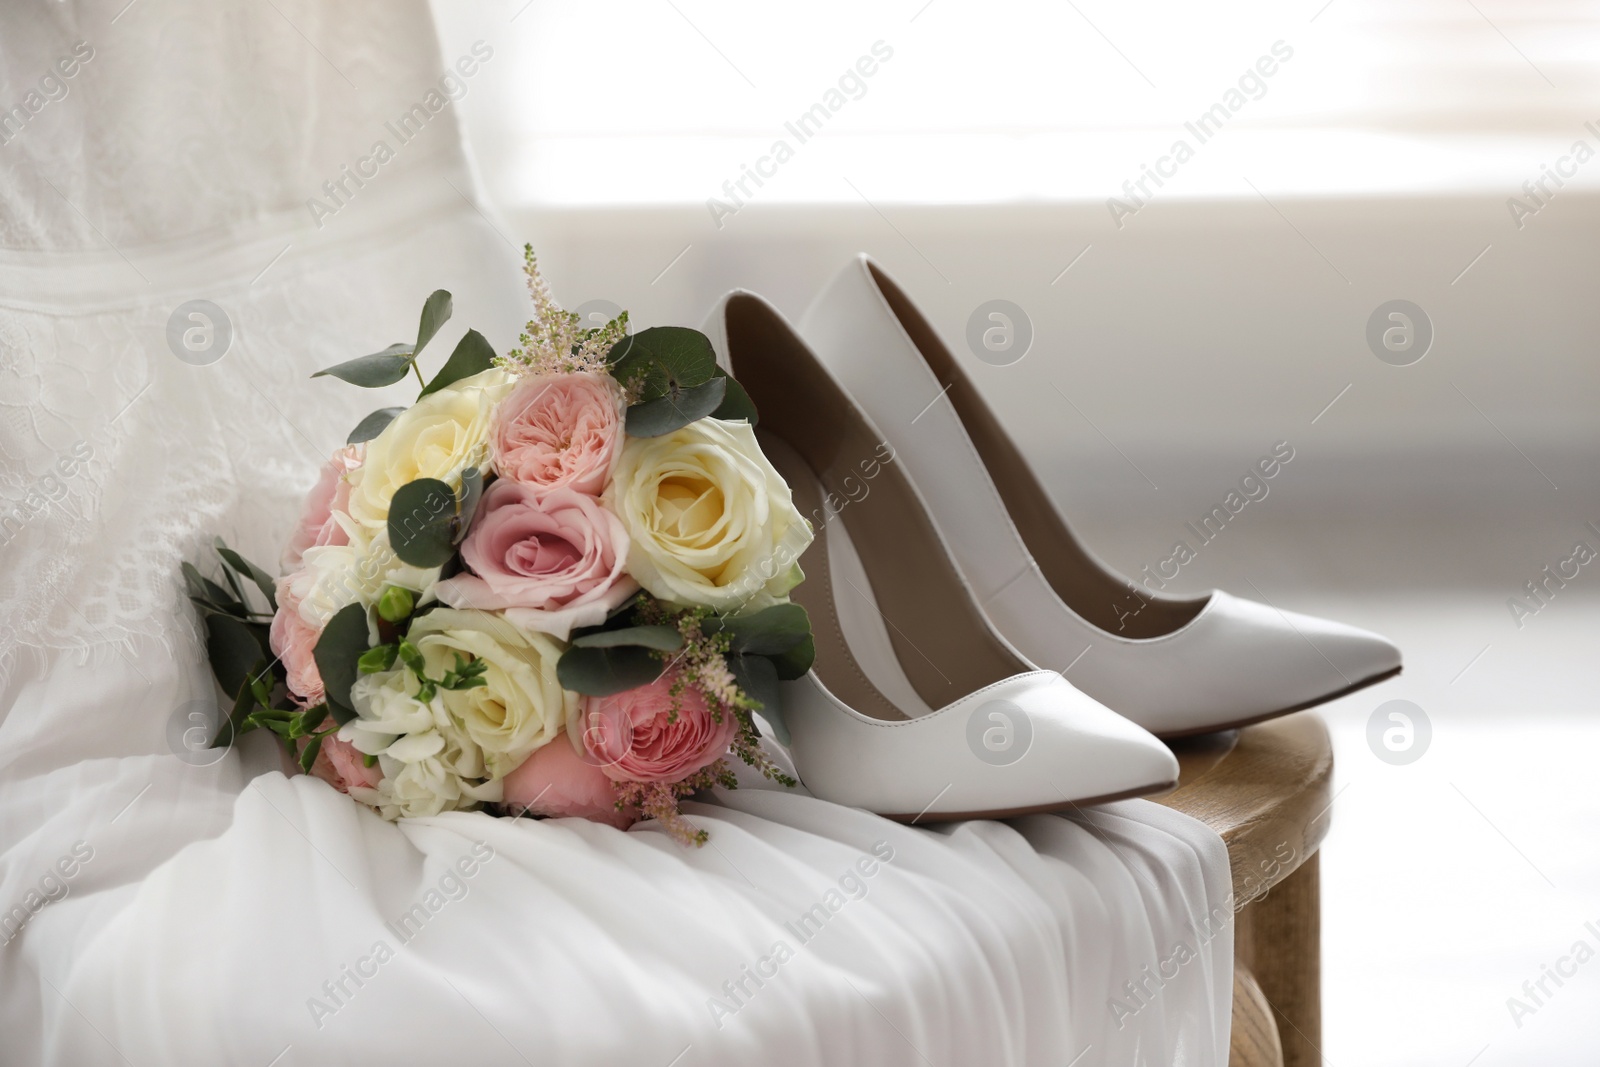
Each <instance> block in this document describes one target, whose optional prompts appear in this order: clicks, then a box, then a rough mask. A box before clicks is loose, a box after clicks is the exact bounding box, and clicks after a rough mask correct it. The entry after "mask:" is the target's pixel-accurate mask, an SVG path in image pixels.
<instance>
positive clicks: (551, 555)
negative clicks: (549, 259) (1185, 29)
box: [184, 248, 813, 843]
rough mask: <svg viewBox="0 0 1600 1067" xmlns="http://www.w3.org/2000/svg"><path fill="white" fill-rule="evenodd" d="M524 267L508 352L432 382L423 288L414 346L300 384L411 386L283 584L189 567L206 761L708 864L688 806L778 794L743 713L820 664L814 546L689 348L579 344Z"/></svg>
mask: <svg viewBox="0 0 1600 1067" xmlns="http://www.w3.org/2000/svg"><path fill="white" fill-rule="evenodd" d="M526 271H527V275H528V288H529V291H530V292H531V294H532V297H533V303H534V316H533V320H532V321H531V322H529V323H528V326H527V331H526V333H524V334H523V335H522V337H521V339H520V343H521V347H519V348H517V349H515V350H513V351H511V352H508V353H505V354H503V355H497V354H496V353H495V352H494V350H493V348H492V346H491V345H490V344H489V343H488V342H487V341H486V340H485V339H484V337H483V336H482V335H481V334H479V333H478V332H477V331H476V330H468V331H467V333H466V335H465V336H464V337H463V338H462V339H461V342H460V343H459V344H458V345H457V346H456V348H455V350H454V351H453V352H452V353H451V355H450V357H449V358H448V359H447V360H446V361H445V363H444V365H443V366H442V367H441V368H440V369H439V370H438V371H437V372H436V373H435V374H434V375H433V377H432V379H431V380H425V379H424V378H423V375H422V371H421V369H420V368H419V366H418V363H417V359H418V357H419V356H420V355H421V354H422V351H423V349H424V348H425V347H426V346H427V345H428V343H429V341H430V340H432V339H433V337H434V335H435V334H436V333H437V332H438V331H439V329H440V327H441V326H442V325H443V324H444V323H445V321H446V320H447V319H448V318H449V317H450V313H451V298H450V294H449V293H447V292H445V291H443V290H439V291H438V292H435V293H434V294H433V295H432V296H431V297H429V298H428V301H427V303H426V304H425V305H424V307H423V309H422V317H421V322H420V324H419V327H418V330H417V338H416V341H415V343H413V344H397V345H392V346H390V347H389V348H387V349H385V350H383V351H382V352H377V353H374V354H372V355H368V356H362V357H360V358H358V359H353V360H350V361H349V362H346V363H341V364H339V365H338V366H334V367H329V368H327V369H326V370H323V371H319V372H318V374H317V375H315V376H316V377H320V376H323V375H328V376H332V377H334V378H338V379H341V380H343V381H345V382H349V383H352V384H354V385H358V386H364V387H368V388H376V387H382V386H388V385H393V384H395V383H396V382H398V381H400V380H402V379H403V378H404V377H405V376H406V375H407V374H408V373H415V374H416V377H417V381H418V382H419V383H420V384H421V386H422V388H421V391H420V393H419V395H418V398H417V401H416V403H414V404H413V405H412V406H410V407H409V408H384V409H382V410H379V411H375V412H373V413H372V414H371V415H369V416H368V417H367V418H365V419H363V420H362V421H361V423H360V425H358V426H357V427H356V428H355V430H354V431H353V432H352V433H351V434H350V437H349V441H348V443H347V444H346V445H345V447H343V448H341V449H339V450H338V451H337V452H336V453H334V455H333V457H332V458H331V460H330V461H329V462H328V464H327V465H326V466H325V467H324V468H323V470H322V474H321V477H320V479H319V480H318V482H317V484H316V486H315V488H313V489H312V490H311V493H310V495H309V496H308V497H307V499H306V502H305V507H304V510H303V512H302V514H301V516H300V519H299V522H298V524H297V526H296V527H295V529H294V533H293V535H292V536H291V538H290V540H289V544H288V546H287V548H286V549H285V551H284V553H283V559H282V571H283V573H282V576H281V577H278V578H276V579H274V578H272V577H271V576H270V575H268V574H267V573H266V572H265V571H264V570H263V569H262V568H260V567H258V566H256V565H255V564H253V563H251V562H249V561H248V560H246V559H244V558H243V557H241V556H240V555H239V554H238V553H236V552H234V551H233V550H231V549H229V548H228V547H227V546H226V545H225V544H223V543H222V542H221V541H220V540H219V541H218V542H217V551H218V554H219V556H220V558H221V568H222V574H221V577H222V582H221V583H219V582H217V581H213V580H211V579H208V578H206V577H205V576H203V575H201V574H200V572H199V571H198V570H197V569H196V568H195V567H193V566H191V565H188V564H185V567H184V572H185V578H186V581H187V585H188V589H189V594H190V597H191V599H192V600H193V602H194V603H195V604H196V606H197V607H198V608H199V610H200V611H201V613H202V615H203V617H204V619H205V623H206V634H207V650H208V653H209V656H210V660H211V664H212V669H213V671H214V673H215V674H216V676H217V679H218V681H219V683H220V684H221V685H222V687H223V689H224V690H225V691H226V692H227V693H228V695H229V696H231V697H232V698H233V706H232V711H231V714H230V715H229V717H228V720H227V723H226V724H225V725H224V727H223V729H222V730H221V731H220V732H219V735H218V737H217V739H216V743H217V744H230V743H232V740H233V738H234V737H235V736H236V735H238V734H240V733H244V732H246V731H249V730H253V729H258V728H265V729H268V730H271V731H272V732H273V733H275V734H276V735H278V737H279V738H280V739H281V740H282V741H283V743H284V744H285V745H286V746H287V747H288V748H289V751H290V753H291V755H292V756H294V757H295V758H296V759H297V760H298V762H299V765H300V767H301V769H302V770H304V771H306V772H308V773H311V774H315V775H317V776H318V777H320V778H322V779H324V780H326V781H327V782H329V783H330V784H332V785H333V786H334V787H335V788H337V789H340V790H341V791H343V792H346V793H348V794H349V795H350V796H351V797H353V798H355V799H356V800H358V801H360V802H362V803H364V804H368V805H370V806H371V807H373V808H375V809H376V810H377V811H378V812H379V813H381V814H382V815H383V817H385V818H388V819H395V818H399V817H402V816H419V815H434V814H438V813H439V812H442V811H449V810H488V811H491V812H496V813H499V814H504V815H511V816H519V815H522V814H531V815H535V816H561V815H571V816H583V817H587V818H590V819H595V820H599V821H604V822H608V823H611V824H613V825H615V826H618V827H626V826H628V825H629V824H631V823H632V822H634V821H636V820H638V819H642V818H656V819H659V820H660V821H661V822H662V824H663V825H664V826H665V827H666V828H667V829H668V830H669V831H671V832H672V833H673V834H674V835H675V836H677V837H679V838H680V839H682V840H684V841H687V842H695V843H701V842H703V841H704V840H705V832H704V831H697V830H696V829H695V828H694V827H693V826H692V825H691V824H690V823H689V822H688V821H687V820H686V819H685V818H683V816H682V815H681V814H680V812H679V810H678V803H679V800H680V799H681V798H683V797H685V796H688V795H690V794H691V793H694V792H696V791H698V790H702V789H707V788H710V787H711V786H713V785H722V786H725V787H732V786H734V785H735V784H736V780H735V777H734V774H733V771H732V765H731V764H730V762H729V759H730V756H731V757H735V758H738V759H740V760H742V761H744V762H745V763H747V764H749V765H751V766H753V767H755V768H757V769H758V770H760V771H761V772H762V773H763V774H765V775H766V776H767V777H768V778H772V779H774V780H777V781H779V782H782V783H784V784H786V785H793V784H795V783H794V780H793V779H791V778H789V777H788V776H786V775H784V774H783V773H782V772H781V771H779V769H778V768H777V767H776V766H775V765H774V764H773V763H772V761H771V760H770V758H769V757H768V756H767V755H766V754H765V753H764V752H763V751H762V750H761V748H760V747H759V735H758V732H757V730H756V726H755V723H754V722H753V720H752V718H751V713H752V712H753V711H757V710H761V711H763V713H764V717H765V718H767V719H768V720H769V721H773V722H776V721H779V719H778V715H779V712H778V708H777V683H778V681H779V680H780V679H793V678H797V677H800V676H801V675H803V674H804V673H805V672H806V671H807V670H808V669H809V667H810V665H811V659H812V656H813V646H812V640H811V630H810V624H809V622H808V620H807V618H806V614H805V611H804V609H802V608H801V607H800V606H799V605H797V604H794V603H791V602H790V601H789V599H788V593H789V591H790V590H791V589H792V588H793V587H794V586H795V585H796V584H798V583H799V581H800V580H801V577H802V575H801V573H800V570H799V566H798V563H797V560H798V559H799V557H800V554H801V552H803V551H804V549H805V547H806V546H807V545H808V544H809V543H810V541H811V536H812V532H811V528H810V526H809V525H808V524H807V523H806V521H805V519H804V518H802V517H801V515H800V514H799V513H798V511H797V510H796V509H795V507H794V504H793V502H792V500H791V497H790V493H789V488H788V486H787V485H786V484H784V481H783V479H782V478H781V477H780V476H779V475H778V473H777V472H776V471H775V470H774V469H773V467H772V465H771V464H770V463H769V462H768V461H767V459H766V457H765V456H764V455H762V452H761V449H760V447H759V445H758V444H757V441H756V437H755V432H754V424H755V422H756V411H755V409H754V406H753V405H752V404H751V402H750V399H749V397H748V395H747V394H746V393H745V392H744V390H743V389H742V388H740V386H739V385H738V383H737V382H735V381H733V380H732V379H731V378H729V377H727V376H726V375H725V374H724V373H723V372H722V370H721V369H720V368H719V367H718V366H717V365H716V361H715V358H714V353H713V351H712V347H711V343H710V341H709V340H708V339H707V338H706V337H705V336H704V335H703V334H701V333H699V332H697V331H695V330H689V329H683V328H680V327H655V328H652V329H647V330H641V331H639V332H638V333H636V334H634V333H630V332H629V329H628V322H627V313H626V312H623V313H622V314H621V315H619V316H618V317H617V318H616V319H613V320H612V321H610V322H609V323H607V324H606V325H604V326H601V327H597V328H591V327H586V326H585V325H584V324H583V323H582V321H581V320H580V319H579V317H578V316H577V315H576V314H574V313H572V312H567V311H563V310H562V309H561V308H560V307H558V306H557V305H556V304H555V302H554V301H553V300H552V299H551V297H550V294H549V290H548V288H547V287H546V285H545V283H544V282H543V280H542V279H541V278H540V275H539V272H538V267H537V263H536V262H535V260H534V256H533V252H532V249H531V248H529V249H528V250H527V265H526ZM250 585H253V586H255V587H256V588H257V589H258V590H259V592H260V594H261V596H262V597H264V598H265V600H266V602H267V605H268V607H269V609H270V610H260V609H258V608H257V607H256V606H255V605H254V604H253V603H252V598H251V596H248V595H247V594H246V591H245V590H246V588H247V587H248V586H250ZM269 620H270V621H269Z"/></svg>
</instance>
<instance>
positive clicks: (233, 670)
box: [206, 615, 263, 693]
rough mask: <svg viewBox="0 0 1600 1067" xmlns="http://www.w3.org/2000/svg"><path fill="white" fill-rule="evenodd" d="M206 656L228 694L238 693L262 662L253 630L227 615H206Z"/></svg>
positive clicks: (212, 670)
mask: <svg viewBox="0 0 1600 1067" xmlns="http://www.w3.org/2000/svg"><path fill="white" fill-rule="evenodd" d="M206 657H207V658H208V659H209V660H210V661H211V673H212V674H214V675H216V676H217V681H218V683H220V684H221V686H222V688H223V691H224V692H228V693H237V692H238V691H239V687H240V686H241V685H244V684H245V683H246V682H247V681H248V680H249V678H250V675H251V673H252V672H253V671H254V670H255V669H256V668H257V667H258V666H259V665H260V664H261V663H262V662H263V660H262V656H261V645H260V644H259V643H258V642H257V641H256V635H255V633H254V632H253V631H252V630H251V629H250V627H249V626H247V625H246V624H245V623H243V622H241V621H240V620H238V619H235V618H233V617H231V616H228V615H207V616H206Z"/></svg>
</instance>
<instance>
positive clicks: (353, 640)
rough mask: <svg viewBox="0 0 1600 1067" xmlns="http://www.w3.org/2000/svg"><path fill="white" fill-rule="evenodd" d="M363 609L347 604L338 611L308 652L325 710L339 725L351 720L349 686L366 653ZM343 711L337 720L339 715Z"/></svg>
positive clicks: (353, 680)
mask: <svg viewBox="0 0 1600 1067" xmlns="http://www.w3.org/2000/svg"><path fill="white" fill-rule="evenodd" d="M367 644H368V633H367V609H366V608H365V607H363V606H362V605H360V604H348V605H346V606H345V607H343V608H341V609H339V611H338V613H337V614H335V615H334V617H333V618H331V619H329V620H328V625H327V626H325V627H323V628H322V636H321V637H319V638H317V647H316V649H315V650H314V652H313V653H312V655H313V657H314V658H315V659H316V661H317V673H318V674H320V675H321V676H322V687H323V690H324V691H325V692H326V694H327V698H328V705H329V710H330V711H331V712H332V713H333V717H334V718H335V719H337V720H338V721H339V722H340V723H341V724H342V723H345V722H348V721H349V720H350V719H351V718H354V717H355V713H354V712H353V711H350V710H349V709H351V708H354V707H355V705H354V704H353V703H352V702H351V700H350V687H351V686H352V685H354V684H355V681H356V678H357V677H359V674H358V673H357V668H356V664H357V663H358V662H359V661H360V659H361V657H362V655H363V654H364V653H365V652H366V651H367ZM341 711H345V712H347V714H346V716H345V717H344V718H340V712H341Z"/></svg>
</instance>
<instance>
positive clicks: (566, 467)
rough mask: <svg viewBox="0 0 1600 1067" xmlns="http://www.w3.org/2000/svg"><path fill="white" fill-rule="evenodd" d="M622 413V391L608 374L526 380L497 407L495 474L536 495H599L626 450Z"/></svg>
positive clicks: (493, 443)
mask: <svg viewBox="0 0 1600 1067" xmlns="http://www.w3.org/2000/svg"><path fill="white" fill-rule="evenodd" d="M622 415H623V395H622V389H621V387H620V386H618V385H617V383H616V381H614V380H613V379H612V378H611V376H610V375H606V374H591V373H588V372H583V373H578V374H544V375H539V376H538V377H533V378H525V379H523V380H522V381H521V382H520V383H519V384H518V385H517V387H516V388H515V389H513V390H512V391H511V393H510V395H509V396H507V397H506V398H505V399H504V400H502V401H500V404H499V406H498V407H496V408H495V412H494V423H493V426H492V427H491V429H490V431H489V440H490V445H491V447H492V449H493V451H494V464H495V471H496V473H498V474H499V475H500V476H501V477H503V478H509V479H511V480H512V481H516V482H521V483H522V484H523V485H526V486H529V487H531V488H532V489H534V490H536V491H538V492H544V491H546V490H550V489H573V490H576V491H577V492H580V493H588V494H589V495H590V496H599V495H600V492H601V490H603V489H604V488H605V487H606V478H607V477H609V476H610V474H611V468H612V467H613V466H614V465H615V464H616V461H617V455H618V454H619V453H620V452H621V451H622V437H623V431H622Z"/></svg>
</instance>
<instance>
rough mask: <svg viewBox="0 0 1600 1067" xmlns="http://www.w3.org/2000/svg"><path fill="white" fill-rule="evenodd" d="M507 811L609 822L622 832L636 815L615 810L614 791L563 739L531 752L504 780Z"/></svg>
mask: <svg viewBox="0 0 1600 1067" xmlns="http://www.w3.org/2000/svg"><path fill="white" fill-rule="evenodd" d="M504 786H505V810H506V813H507V814H509V815H520V814H522V813H523V812H524V811H528V812H532V813H533V814H535V815H554V816H557V817H560V816H573V817H575V818H580V819H592V820H594V821H595V822H603V823H609V824H611V825H612V826H615V827H616V828H617V829H618V830H626V829H627V828H628V827H629V826H630V825H632V823H633V822H634V820H635V819H637V818H638V817H639V815H638V812H637V811H636V810H633V809H629V810H627V811H618V810H617V795H616V791H615V790H613V789H612V788H611V779H609V778H607V777H606V776H605V774H604V772H602V771H601V770H600V768H598V767H596V766H595V765H594V764H592V763H588V762H586V761H585V759H584V757H582V756H579V755H578V752H577V750H576V749H575V748H573V747H572V742H571V741H570V740H569V739H568V738H567V735H565V734H562V735H561V736H560V737H558V738H556V739H555V740H554V741H551V742H549V743H548V744H546V745H543V746H542V747H540V748H537V749H535V750H534V753H533V755H531V756H529V757H528V758H527V759H525V760H523V761H522V765H521V766H520V767H518V768H517V769H516V770H514V771H512V772H511V773H510V774H508V775H506V776H505V779H504Z"/></svg>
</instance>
